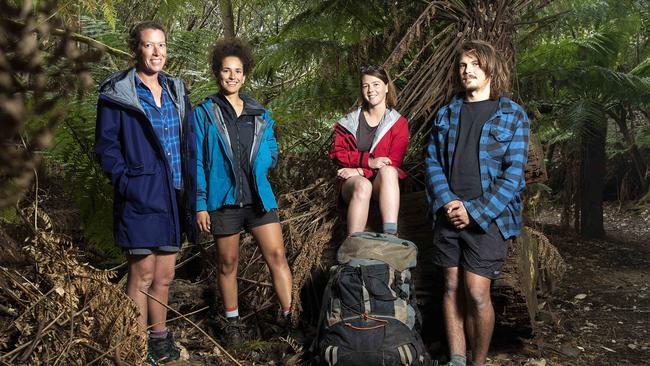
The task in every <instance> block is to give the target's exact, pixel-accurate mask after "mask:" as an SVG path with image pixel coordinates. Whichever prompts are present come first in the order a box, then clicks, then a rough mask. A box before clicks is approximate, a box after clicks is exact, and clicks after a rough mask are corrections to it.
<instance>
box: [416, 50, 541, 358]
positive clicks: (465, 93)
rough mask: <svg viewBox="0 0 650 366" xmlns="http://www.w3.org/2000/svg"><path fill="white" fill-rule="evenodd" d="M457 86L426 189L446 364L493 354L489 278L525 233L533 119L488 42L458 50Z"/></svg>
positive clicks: (440, 119) (431, 151)
mask: <svg viewBox="0 0 650 366" xmlns="http://www.w3.org/2000/svg"><path fill="white" fill-rule="evenodd" d="M455 67H457V69H456V70H457V72H456V73H455V79H456V83H455V84H456V86H457V88H458V90H459V93H458V94H457V95H456V96H455V97H454V98H453V100H452V101H451V103H449V104H448V105H446V106H444V107H442V108H441V109H440V110H439V111H438V113H437V115H436V117H435V119H434V120H433V121H432V125H431V139H430V142H429V145H428V147H427V157H426V169H427V170H426V172H427V196H428V199H429V204H430V205H431V208H432V210H431V211H432V212H433V220H434V225H435V226H434V227H435V230H434V239H433V240H434V248H435V250H434V262H435V263H436V264H438V265H440V266H441V267H443V269H444V274H445V293H444V296H443V308H444V311H445V323H446V328H447V338H448V342H449V350H450V354H451V357H450V362H449V363H448V365H452V366H461V365H462V366H464V365H466V340H465V332H467V334H468V337H469V343H470V345H471V348H472V363H471V364H472V365H483V364H485V362H486V359H487V353H488V348H489V345H490V339H491V337H492V330H493V328H494V309H493V307H492V302H491V299H490V283H491V281H492V280H493V279H496V278H497V277H498V276H499V274H500V271H501V267H502V266H503V263H504V261H505V259H506V255H507V245H508V241H509V239H511V238H512V237H515V236H517V235H519V233H520V232H521V197H520V192H521V191H522V190H523V189H524V186H525V179H524V166H525V165H526V160H527V153H528V135H529V129H530V126H529V122H528V117H527V116H526V112H525V111H524V110H523V109H522V107H521V106H519V105H518V104H516V103H515V102H513V101H512V100H510V99H508V98H507V97H505V96H503V95H504V94H505V93H506V92H507V89H508V86H509V77H508V73H507V70H506V67H505V65H503V63H502V62H501V60H500V59H499V56H498V54H497V52H496V50H495V49H494V47H492V46H491V45H490V44H488V43H486V42H483V41H469V42H466V43H464V44H463V45H462V46H461V47H460V48H459V50H458V52H457V55H456V63H455Z"/></svg>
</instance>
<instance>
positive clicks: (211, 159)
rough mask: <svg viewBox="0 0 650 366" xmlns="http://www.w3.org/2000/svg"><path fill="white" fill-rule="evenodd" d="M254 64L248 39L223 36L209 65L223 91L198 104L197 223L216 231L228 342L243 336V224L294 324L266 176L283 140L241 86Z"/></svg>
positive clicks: (274, 207) (286, 316)
mask: <svg viewBox="0 0 650 366" xmlns="http://www.w3.org/2000/svg"><path fill="white" fill-rule="evenodd" d="M252 64H253V60H252V54H251V50H250V48H249V46H248V45H247V44H246V43H244V42H243V41H242V40H240V39H223V40H220V41H218V42H217V43H216V44H215V46H214V48H213V52H212V72H213V73H214V75H215V77H216V79H217V84H218V86H219V92H218V93H216V94H214V95H212V96H210V97H208V98H207V99H206V100H205V101H203V102H202V103H201V104H199V105H198V106H197V107H196V108H195V110H194V117H195V121H196V129H197V144H198V146H200V148H199V151H198V157H197V165H198V167H197V187H198V188H197V208H196V209H197V223H198V226H199V229H200V230H201V231H204V232H208V233H211V234H213V235H214V239H215V243H216V246H217V252H218V257H217V262H218V270H219V272H218V275H217V280H218V283H219V290H220V292H221V296H222V299H223V303H224V304H223V305H224V309H225V316H226V319H227V322H226V324H227V325H226V328H225V330H226V334H225V341H226V342H227V343H228V344H230V345H234V344H237V343H240V342H241V341H242V332H241V325H240V323H239V305H238V301H237V265H238V261H239V236H240V232H241V231H242V230H243V229H246V230H247V231H249V232H250V233H251V234H252V235H253V237H254V238H255V240H256V241H257V243H258V245H259V248H260V250H261V252H262V256H263V257H264V260H265V261H266V263H267V265H268V266H269V269H270V272H271V277H272V280H273V287H274V288H275V291H276V294H277V296H278V300H279V301H280V306H281V315H282V317H281V320H282V321H283V323H284V325H285V326H286V327H290V326H291V323H290V319H291V314H290V309H291V286H292V285H291V283H292V279H291V272H290V270H289V265H288V263H287V259H286V256H285V251H284V242H283V240H282V230H281V227H280V220H279V218H278V214H277V207H278V206H277V202H276V200H275V196H274V195H273V191H272V189H271V185H270V183H269V180H268V178H267V171H268V170H269V169H270V168H273V167H274V166H275V163H276V161H277V158H278V146H277V143H276V141H275V137H274V136H273V124H274V123H275V122H274V121H273V120H272V119H271V116H270V113H269V112H268V111H267V110H265V109H264V107H262V105H261V104H260V103H258V102H257V101H256V100H254V99H253V98H251V97H249V96H247V95H245V94H242V93H240V89H241V87H242V85H243V84H244V81H245V80H246V75H248V74H249V73H250V71H251V68H252Z"/></svg>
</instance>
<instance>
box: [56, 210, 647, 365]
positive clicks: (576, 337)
mask: <svg viewBox="0 0 650 366" xmlns="http://www.w3.org/2000/svg"><path fill="white" fill-rule="evenodd" d="M66 217H67V216H66ZM66 226H70V225H66ZM533 226H534V227H535V228H536V229H538V230H540V231H543V232H544V233H545V234H546V235H547V236H548V237H549V239H550V241H551V243H553V244H554V245H555V246H556V247H557V248H558V249H559V251H560V253H561V254H562V256H563V258H564V260H565V261H566V264H567V267H568V270H567V273H566V275H565V278H564V280H563V281H562V282H561V283H560V285H559V288H558V290H557V291H556V292H555V293H554V294H553V295H552V297H550V298H548V299H541V300H540V302H539V309H540V311H539V314H538V318H537V321H536V323H535V330H534V331H535V334H534V335H533V336H532V337H522V336H520V335H517V334H516V332H512V330H507V329H496V330H495V335H494V337H493V344H492V347H491V351H490V355H489V361H490V362H489V364H491V365H495V366H509V365H528V366H545V365H650V334H648V333H649V332H650V281H649V280H648V278H649V277H650V276H649V272H650V205H649V206H646V207H645V209H641V210H635V211H631V210H626V209H622V208H620V207H619V206H617V205H606V207H605V227H606V231H607V239H605V240H585V239H581V238H579V237H577V236H575V235H573V234H571V233H570V232H569V231H563V230H561V229H560V214H559V210H557V209H547V210H545V211H540V212H537V213H536V215H535V216H534V225H533ZM201 265H202V262H201V261H198V260H194V261H189V262H187V263H184V264H182V265H181V268H180V269H179V271H178V277H177V280H176V281H174V283H173V285H172V293H171V302H170V307H171V308H172V309H174V310H176V311H178V312H179V313H182V314H185V316H186V317H187V319H189V320H191V323H190V322H189V321H183V320H181V319H177V318H179V317H178V314H174V313H171V312H170V314H169V316H168V318H169V319H170V320H171V321H170V328H171V329H173V330H174V334H175V335H176V339H177V341H178V342H179V343H180V344H181V345H182V346H183V348H184V351H183V361H179V362H175V363H174V364H175V365H231V364H234V363H228V362H225V360H226V359H227V357H226V356H225V354H224V352H223V351H221V350H219V347H218V346H217V345H216V344H215V343H214V342H213V341H212V340H214V341H215V342H219V343H221V339H220V338H219V333H220V331H219V328H220V327H219V321H220V320H219V318H218V316H217V315H215V313H217V312H218V311H215V309H218V306H215V293H214V291H215V289H214V286H213V284H212V283H211V282H212V279H213V278H214V273H213V272H212V270H210V269H206V268H203V267H201ZM248 313H249V314H250V312H248ZM267 313H268V312H267ZM498 316H499V315H498V314H497V318H498ZM174 319H176V320H174ZM247 325H249V327H248V331H249V335H250V338H251V339H263V341H251V342H247V343H246V344H245V345H244V346H242V347H239V348H237V349H234V350H232V349H229V350H228V351H229V352H232V353H233V355H234V356H235V357H236V358H237V359H238V360H241V361H243V364H245V365H298V364H301V361H300V359H299V358H298V357H297V354H299V353H300V349H301V345H300V344H298V343H297V342H293V341H286V340H283V339H280V338H279V337H277V330H278V328H277V327H275V325H274V323H273V320H272V319H267V318H263V317H262V316H259V317H258V316H256V315H255V314H252V315H250V316H249V319H248V320H247ZM199 328H200V329H201V330H199ZM203 332H205V333H203ZM305 332H306V333H307V334H306V335H305ZM309 332H310V330H309V329H306V330H303V332H302V333H301V332H298V336H301V335H302V336H303V339H309V335H310V334H309ZM428 346H429V347H430V350H431V351H433V352H432V353H433V355H434V357H439V358H442V357H444V356H442V355H436V354H435V352H436V350H438V349H440V346H439V345H437V346H435V345H428ZM304 348H306V347H304Z"/></svg>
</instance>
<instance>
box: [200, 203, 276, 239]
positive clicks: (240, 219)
mask: <svg viewBox="0 0 650 366" xmlns="http://www.w3.org/2000/svg"><path fill="white" fill-rule="evenodd" d="M276 222H277V223H279V222H280V218H279V217H278V212H277V210H275V209H274V210H271V211H269V212H264V210H263V209H262V208H260V207H258V206H244V207H237V206H226V207H222V208H220V209H218V210H216V211H211V212H210V231H211V233H212V234H213V235H232V234H236V233H238V232H240V231H242V229H246V231H250V230H251V229H252V228H254V227H257V226H262V225H265V224H271V223H276Z"/></svg>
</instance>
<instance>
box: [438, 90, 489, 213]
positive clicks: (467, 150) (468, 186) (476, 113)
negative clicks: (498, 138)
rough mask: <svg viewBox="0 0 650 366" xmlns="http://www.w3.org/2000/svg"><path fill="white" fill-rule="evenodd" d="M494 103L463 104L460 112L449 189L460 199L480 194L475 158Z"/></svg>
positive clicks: (477, 165) (477, 166)
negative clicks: (482, 131) (484, 126)
mask: <svg viewBox="0 0 650 366" xmlns="http://www.w3.org/2000/svg"><path fill="white" fill-rule="evenodd" d="M498 103H499V102H498V101H497V100H483V101H480V102H473V103H469V102H464V103H463V106H462V108H461V110H460V123H459V125H458V135H457V138H456V149H455V151H454V160H453V163H452V166H451V176H450V179H449V188H451V190H452V191H453V192H454V193H455V194H456V195H457V196H458V197H459V198H460V199H461V200H464V201H467V200H471V199H474V198H477V197H480V196H481V195H482V194H483V188H482V187H481V171H480V168H479V156H478V154H479V142H480V140H481V130H482V129H483V125H484V124H485V122H487V121H488V120H489V119H490V117H492V115H493V114H494V112H495V111H496V109H497V106H498Z"/></svg>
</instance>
